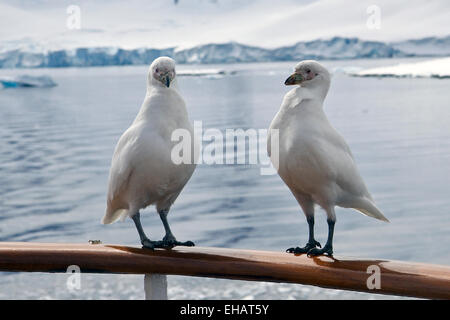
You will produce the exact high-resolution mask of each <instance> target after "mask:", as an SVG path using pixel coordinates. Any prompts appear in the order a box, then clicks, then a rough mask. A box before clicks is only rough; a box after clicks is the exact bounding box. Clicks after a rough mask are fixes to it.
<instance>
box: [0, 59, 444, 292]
mask: <svg viewBox="0 0 450 320" xmlns="http://www.w3.org/2000/svg"><path fill="white" fill-rule="evenodd" d="M388 63H389V64H391V63H393V62H392V61H387V60H385V61H381V60H380V61H345V62H325V64H326V65H327V66H328V67H329V68H330V69H331V70H337V69H342V68H343V67H346V66H360V67H364V66H373V65H385V64H388ZM293 65H294V64H293V63H276V64H253V65H227V66H208V67H205V66H201V67H198V66H181V67H180V70H182V69H195V68H203V69H204V68H222V69H226V70H236V71H237V72H236V73H234V74H232V75H225V76H220V77H179V80H178V82H179V87H180V90H181V92H182V95H183V96H184V97H185V100H186V103H187V106H188V111H189V114H190V118H191V121H194V120H201V121H202V123H203V127H204V128H205V129H207V128H217V129H219V130H222V131H223V132H225V129H227V128H242V129H249V128H255V129H264V128H267V127H268V126H269V124H270V121H271V119H272V118H273V116H274V115H275V113H276V112H277V110H278V108H279V105H280V103H281V100H282V97H283V95H284V94H285V93H286V92H287V91H288V90H289V88H287V87H285V86H284V85H283V82H284V79H285V78H286V77H287V76H288V75H289V74H290V72H291V70H292V67H293ZM146 71H147V67H146V66H142V67H140V66H137V67H136V66H133V67H107V68H86V69H75V68H73V69H54V70H42V69H41V70H4V71H2V73H4V74H23V73H27V74H47V75H50V76H51V77H52V78H53V79H54V81H55V82H56V83H57V84H58V86H57V87H54V88H23V89H4V90H0V241H37V242H82V243H86V242H87V241H88V240H90V239H100V240H102V241H103V243H123V244H129V245H139V241H138V236H137V233H136V231H135V229H134V226H133V224H132V223H131V221H130V220H129V221H125V222H122V223H116V224H113V225H108V226H103V225H101V224H100V219H101V217H102V216H103V213H104V209H105V194H106V187H107V177H108V170H109V165H110V160H111V156H112V153H113V150H114V146H115V144H116V142H117V140H118V138H119V137H120V135H121V134H122V132H123V131H124V130H125V129H126V128H127V127H128V126H129V125H130V124H131V122H132V121H133V119H134V117H135V115H136V113H137V112H138V110H139V108H140V104H141V103H142V100H143V97H144V94H145V79H146ZM449 86H450V80H438V79H390V78H383V79H376V78H353V77H350V76H347V75H346V74H344V73H339V72H335V73H334V76H333V79H332V86H331V89H330V93H329V96H328V98H327V100H326V103H325V109H326V112H327V114H328V116H329V118H330V121H331V122H332V123H333V124H334V125H335V127H336V128H337V129H338V130H339V131H340V132H341V133H342V134H343V136H344V137H345V138H346V140H347V141H348V143H349V145H350V147H351V149H352V151H353V154H354V156H355V158H356V161H357V163H358V165H359V168H360V171H361V174H362V176H363V177H364V179H365V181H366V184H367V185H368V187H369V190H370V191H371V193H372V195H373V197H374V199H375V200H376V202H377V204H378V206H379V207H380V208H381V209H382V211H383V212H384V213H385V215H386V217H388V218H389V219H390V221H391V223H390V224H385V223H383V222H379V221H377V220H374V219H371V218H368V217H365V216H362V215H360V214H358V213H357V212H355V211H352V210H347V209H338V210H337V216H338V222H337V225H336V233H335V244H334V247H335V253H336V254H338V255H350V256H358V257H376V258H386V259H398V260H408V261H421V262H429V263H439V264H450V248H449V247H448V246H447V244H448V243H449V242H450V232H449V231H450V214H449V213H448V208H449V207H450V197H449V196H448V195H449V193H450V186H449V185H448V183H449V177H450V108H449V103H448V101H449V100H450V93H449V92H450V91H449V90H448V89H449ZM253 151H254V150H253ZM316 217H317V218H316V221H317V222H316V234H317V238H318V240H319V241H324V240H325V238H326V232H327V227H326V221H325V215H324V214H323V212H322V211H321V210H317V214H316ZM169 221H170V222H171V225H172V230H173V232H174V234H175V235H176V236H177V238H178V239H180V240H187V239H189V240H193V241H194V242H196V243H197V244H198V245H201V246H219V247H235V248H252V249H262V250H276V251H282V250H284V249H286V248H287V247H290V246H293V245H300V244H303V243H304V242H305V241H306V238H307V224H306V222H305V219H304V216H303V214H302V213H301V210H300V208H299V206H298V204H297V203H296V201H295V199H294V198H293V196H292V195H291V194H290V192H289V190H288V189H287V187H286V186H285V185H284V184H283V183H282V181H281V179H280V178H279V177H278V176H277V175H269V176H264V175H261V174H260V167H259V166H258V165H199V166H198V167H197V170H196V171H195V173H194V175H193V177H192V179H191V180H190V182H189V183H188V185H187V186H186V188H185V189H184V191H183V192H182V194H181V195H180V197H179V198H178V200H177V202H176V203H175V205H174V206H173V207H172V211H171V213H170V215H169ZM143 224H144V228H145V229H146V231H147V233H148V234H149V235H150V236H151V237H152V238H154V239H159V238H161V237H162V236H163V235H164V232H163V230H164V229H163V227H162V225H161V222H160V220H159V217H158V216H157V215H155V214H154V208H149V209H146V210H145V211H144V214H143ZM41 276H42V277H48V275H45V276H44V275H40V276H37V275H30V276H28V275H11V274H4V276H2V275H1V274H0V285H1V286H0V297H5V298H20V297H30V298H45V297H50V298H52V297H71V296H70V295H69V296H66V295H65V294H64V292H65V291H64V288H62V289H60V290H59V291H58V290H56V289H55V291H54V292H53V291H51V290H53V289H49V288H48V287H45V288H46V289H42V290H41V291H35V292H27V294H26V295H25V296H22V295H21V294H23V293H20V292H19V291H20V290H19V289H17V288H18V287H19V288H21V287H20V285H19V284H18V283H22V282H23V283H29V282H30V281H31V282H33V281H36V283H37V282H38V281H39V279H42V278H40V277H41ZM51 277H53V275H51ZM20 279H22V280H23V281H22V282H21V280H20ZM49 279H53V278H49ZM98 279H101V277H98V276H92V278H91V281H92V282H94V283H96V285H93V287H90V288H91V289H92V290H91V291H89V292H90V293H87V292H85V295H81V296H79V297H86V296H89V297H92V298H95V297H110V296H111V297H122V298H127V297H131V296H133V294H132V293H130V292H128V291H126V290H120V293H118V292H116V291H117V288H116V287H115V288H116V289H110V291H111V292H109V293H105V292H103V291H101V288H102V286H105V282H104V281H103V282H102V281H101V280H98ZM120 279H122V280H120V281H119V280H117V281H118V282H117V283H118V284H117V285H118V286H122V287H124V288H126V287H127V285H126V284H125V283H126V280H123V278H120ZM174 279H175V280H174V281H175V283H176V286H175V287H176V288H178V289H179V291H176V290H178V289H173V290H175V291H172V293H171V294H172V296H173V297H184V296H183V292H184V291H183V290H182V288H183V287H184V286H187V285H188V284H189V285H190V282H189V281H192V280H191V279H189V278H182V277H174ZM96 281H97V282H96ZM124 281H125V282H124ZM210 281H219V280H210ZM39 282H40V283H42V281H39ZM205 283H209V282H205ZM214 283H215V282H214ZM219 283H222V284H223V283H225V284H223V286H225V287H227V288H228V287H230V286H232V285H231V284H230V283H232V284H236V283H239V282H231V281H229V282H220V281H219ZM247 285H250V284H248V283H247ZM251 285H252V287H249V288H252V289H249V290H250V291H254V290H260V291H261V290H262V293H261V294H260V295H253V296H252V297H259V298H263V297H266V296H267V297H270V296H271V294H270V292H269V291H270V290H272V291H273V290H275V289H273V288H274V287H270V286H269V287H268V285H260V286H259V287H258V284H251ZM205 286H206V287H207V285H206V284H205ZM212 286H214V285H212ZM280 286H281V287H276V288H278V289H276V290H275V291H274V292H275V293H273V292H272V291H271V292H272V294H273V296H275V297H283V292H287V293H286V296H285V297H294V298H296V297H297V298H298V297H314V294H313V291H311V290H316V289H310V291H308V292H307V293H305V292H303V291H301V290H304V288H305V287H301V286H287V287H286V288H287V289H286V290H285V291H283V290H284V289H283V288H284V287H282V285H280ZM25 287H26V285H25V284H24V288H25ZM13 288H16V289H14V290H13ZM52 288H53V287H52ZM230 288H231V287H230ZM233 288H235V287H233ZM233 288H232V289H230V290H231V291H233V290H234V289H233ZM258 288H259V289H258ZM264 288H265V289H264ZM268 288H272V289H270V290H269V289H268ZM301 288H303V289H301ZM309 288H311V287H309ZM49 290H50V291H51V292H49ZM105 290H106V291H107V289H105ZM265 290H269V291H267V292H266V291H265ZM280 290H281V291H280ZM317 290H319V289H317ZM320 290H322V289H320ZM14 292H15V293H14ZM39 292H40V293H39ZM102 292H103V293H102ZM126 292H128V293H126ZM238 292H240V291H239V290H238ZM302 292H303V293H302ZM319 292H322V291H319ZM264 293H267V294H266V295H264ZM186 294H187V293H186ZM202 294H203V297H206V298H207V297H218V298H220V297H224V296H225V295H226V294H225V293H223V294H222V295H220V294H221V293H220V292H217V290H212V289H211V290H209V291H208V290H206V293H202ZM199 295H200V296H201V294H200V293H199ZM342 295H343V294H342ZM186 297H191V296H189V295H188V296H186ZM231 297H244V296H242V295H239V294H237V293H236V295H233V294H231Z"/></svg>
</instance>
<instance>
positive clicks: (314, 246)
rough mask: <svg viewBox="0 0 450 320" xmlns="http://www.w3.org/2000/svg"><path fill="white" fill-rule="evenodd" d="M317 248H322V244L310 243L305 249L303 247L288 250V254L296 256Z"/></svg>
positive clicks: (314, 241)
mask: <svg viewBox="0 0 450 320" xmlns="http://www.w3.org/2000/svg"><path fill="white" fill-rule="evenodd" d="M316 247H319V248H322V246H321V244H320V243H319V242H318V241H316V240H313V241H309V242H308V243H307V244H306V246H304V247H303V248H301V247H295V248H289V249H287V250H286V252H288V253H294V254H301V253H308V252H309V251H310V250H312V249H314V248H316Z"/></svg>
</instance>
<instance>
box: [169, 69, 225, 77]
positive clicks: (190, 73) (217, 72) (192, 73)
mask: <svg viewBox="0 0 450 320" xmlns="http://www.w3.org/2000/svg"><path fill="white" fill-rule="evenodd" d="M226 74H227V72H226V71H225V70H221V69H197V70H195V69H192V70H180V71H178V72H177V75H178V76H182V77H203V76H224V75H226ZM230 74H233V72H230Z"/></svg>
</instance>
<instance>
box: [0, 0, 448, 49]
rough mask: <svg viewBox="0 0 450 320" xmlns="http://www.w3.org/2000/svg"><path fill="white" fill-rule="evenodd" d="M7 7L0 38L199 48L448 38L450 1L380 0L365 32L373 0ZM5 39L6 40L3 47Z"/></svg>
mask: <svg viewBox="0 0 450 320" xmlns="http://www.w3.org/2000/svg"><path fill="white" fill-rule="evenodd" d="M75 2H76V4H78V5H80V7H81V26H82V30H81V31H71V30H67V28H66V18H67V13H66V8H67V6H68V5H69V4H75ZM16 3H17V2H15V1H12V0H7V1H6V2H4V3H3V4H0V39H2V40H3V41H5V40H14V39H21V38H25V37H28V38H31V39H33V40H35V41H39V42H41V43H42V44H43V45H44V46H49V47H51V48H54V47H73V46H80V45H85V46H122V47H126V48H131V47H159V48H161V47H168V46H184V47H186V46H192V45H196V44H201V43H209V42H216V43H217V42H226V41H232V40H233V41H238V42H243V43H248V44H253V45H260V46H266V47H274V46H280V45H289V44H292V43H295V42H297V41H301V40H311V39H316V38H329V37H332V36H335V35H340V36H354V37H360V38H362V39H372V40H380V41H391V40H398V39H406V38H419V37H425V36H432V35H438V36H439V35H447V34H448V33H449V31H448V30H449V29H448V19H449V16H450V2H449V1H447V0H399V1H391V0H377V1H376V5H378V6H379V7H380V8H381V29H380V30H369V29H368V28H367V27H366V20H367V17H368V16H367V13H366V9H367V7H368V6H369V5H372V4H373V2H372V1H371V0H370V1H368V0H304V1H295V0H278V1H276V2H275V1H269V0H247V1H237V0H227V1H225V0H215V1H212V0H195V1H194V0H180V1H179V3H178V5H175V4H174V2H173V1H171V0H152V1H146V0H130V1H127V2H119V1H117V0H116V1H113V0H111V1H106V0H101V1H95V2H94V1H87V0H79V1H56V0H49V1H38V2H36V1H31V0H23V1H21V2H19V3H20V5H17V4H16ZM3 41H2V42H3Z"/></svg>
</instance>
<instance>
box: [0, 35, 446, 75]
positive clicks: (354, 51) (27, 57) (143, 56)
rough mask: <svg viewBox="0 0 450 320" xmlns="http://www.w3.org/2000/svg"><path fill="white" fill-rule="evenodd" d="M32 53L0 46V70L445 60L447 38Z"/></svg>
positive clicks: (101, 48) (42, 51)
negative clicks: (162, 61)
mask: <svg viewBox="0 0 450 320" xmlns="http://www.w3.org/2000/svg"><path fill="white" fill-rule="evenodd" d="M33 48H34V49H33V50H29V51H28V50H27V49H24V47H16V48H14V47H11V46H8V47H4V48H2V47H1V45H0V68H58V67H90V66H112V65H118V66H120V65H142V64H150V63H151V62H152V61H153V60H154V59H155V58H157V57H159V56H163V55H165V56H169V57H172V58H174V59H175V60H176V61H177V62H178V63H180V64H222V63H249V62H269V61H298V60H304V59H316V60H324V59H328V60H336V59H361V58H369V59H370V58H399V57H417V56H447V55H450V36H448V37H444V38H434V37H432V38H424V39H418V40H407V41H402V42H396V43H384V42H379V41H365V40H361V39H359V38H345V37H333V38H331V39H326V40H313V41H304V42H298V43H296V44H294V45H291V46H284V47H279V48H272V49H268V48H262V47H256V46H249V45H245V44H241V43H237V42H228V43H218V44H215V43H210V44H203V45H198V46H195V47H192V48H184V49H178V48H175V47H172V48H164V49H155V48H136V49H123V48H112V47H92V48H87V47H86V48H84V47H83V48H76V49H60V50H53V51H51V50H49V51H45V50H44V49H42V46H39V45H35V46H33ZM36 48H41V49H40V50H38V49H36Z"/></svg>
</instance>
